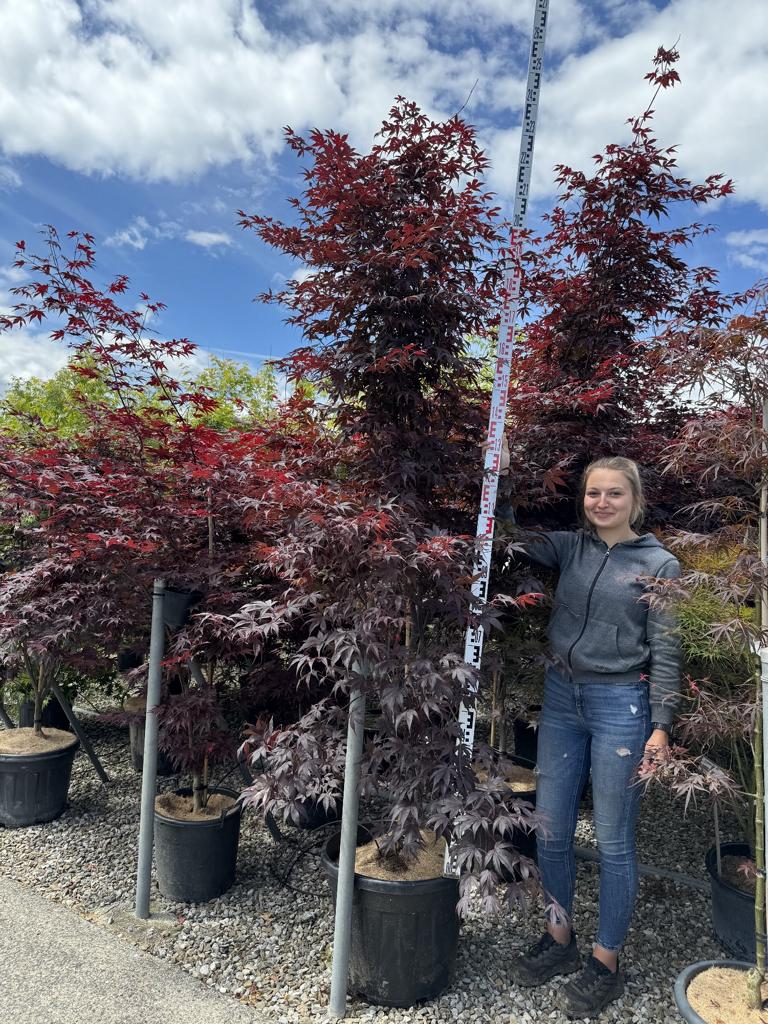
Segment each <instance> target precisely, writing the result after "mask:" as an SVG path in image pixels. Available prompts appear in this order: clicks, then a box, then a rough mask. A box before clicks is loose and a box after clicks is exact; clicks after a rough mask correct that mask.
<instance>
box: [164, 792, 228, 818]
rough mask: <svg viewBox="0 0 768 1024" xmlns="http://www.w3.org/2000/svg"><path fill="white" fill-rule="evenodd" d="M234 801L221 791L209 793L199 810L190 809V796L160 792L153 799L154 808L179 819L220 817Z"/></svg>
mask: <svg viewBox="0 0 768 1024" xmlns="http://www.w3.org/2000/svg"><path fill="white" fill-rule="evenodd" d="M234 803H235V799H234V797H231V796H225V795H224V794H223V793H211V795H210V796H209V797H208V803H207V804H206V805H205V807H204V808H203V809H202V810H201V811H193V810H192V797H191V796H180V795H179V794H178V793H162V794H161V795H160V796H159V797H157V799H156V800H155V810H157V811H159V812H160V813H161V814H165V815H167V816H168V817H169V818H176V819H177V820H179V821H208V820H210V819H211V818H220V817H221V815H222V814H224V813H225V811H228V810H229V808H230V807H232V806H233V804H234Z"/></svg>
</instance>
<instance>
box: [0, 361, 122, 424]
mask: <svg viewBox="0 0 768 1024" xmlns="http://www.w3.org/2000/svg"><path fill="white" fill-rule="evenodd" d="M76 366H77V364H76V363H74V362H73V363H70V364H69V365H68V366H65V367H63V368H62V369H61V370H59V371H58V373H56V374H54V376H53V377H50V378H48V379H47V380H43V379H42V378H40V377H29V378H27V379H22V378H19V377H16V378H14V379H13V380H12V381H11V384H10V386H9V388H8V390H7V391H6V393H5V395H4V397H3V399H2V400H1V401H0V431H1V432H2V433H4V434H10V435H11V436H15V437H22V436H29V435H30V434H31V433H33V432H35V430H36V429H38V428H43V429H44V430H50V431H52V432H54V433H56V434H57V435H58V436H60V437H71V436H72V435H74V434H77V433H79V432H81V431H83V430H85V428H86V426H87V424H88V417H87V415H86V414H85V412H84V410H83V406H84V404H85V403H89V404H95V403H104V404H106V405H108V406H112V405H113V404H114V398H113V393H112V391H111V390H110V387H109V383H108V381H107V380H106V379H105V378H104V377H103V376H102V375H99V374H97V375H96V376H93V377H90V376H89V377H84V376H83V375H82V374H80V373H78V372H77V369H76ZM86 368H87V369H91V368H90V367H86Z"/></svg>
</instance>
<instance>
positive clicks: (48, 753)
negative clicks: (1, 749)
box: [0, 736, 80, 764]
mask: <svg viewBox="0 0 768 1024" xmlns="http://www.w3.org/2000/svg"><path fill="white" fill-rule="evenodd" d="M79 746H80V740H79V739H78V738H77V736H73V737H72V742H71V743H68V744H67V745H66V746H65V747H57V748H56V749H55V750H41V751H38V752H36V753H35V752H32V753H29V754H25V753H24V752H23V751H16V752H15V753H0V764H2V763H3V762H7V763H9V764H13V763H14V762H19V761H31V762H32V763H33V764H39V763H40V762H41V761H53V760H55V759H56V758H59V757H64V756H69V755H70V754H72V756H74V755H75V754H76V753H77V750H78V747H79Z"/></svg>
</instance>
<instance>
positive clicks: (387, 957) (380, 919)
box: [321, 828, 459, 1007]
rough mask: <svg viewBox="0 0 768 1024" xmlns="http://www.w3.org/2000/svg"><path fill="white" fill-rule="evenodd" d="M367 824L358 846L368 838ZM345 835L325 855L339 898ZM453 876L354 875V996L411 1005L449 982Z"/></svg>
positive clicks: (455, 926) (454, 937)
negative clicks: (413, 879) (422, 878)
mask: <svg viewBox="0 0 768 1024" xmlns="http://www.w3.org/2000/svg"><path fill="white" fill-rule="evenodd" d="M369 839H370V835H369V834H368V833H366V831H365V829H362V828H361V829H360V830H359V832H358V845H360V844H362V843H365V842H368V840H369ZM340 843H341V835H340V834H339V833H337V834H336V835H335V836H332V837H331V838H330V839H329V840H328V842H327V843H326V844H325V847H324V848H323V852H322V855H321V860H322V865H323V870H324V871H325V873H326V874H327V875H328V879H329V881H330V883H331V888H332V890H333V895H334V901H335V899H336V882H337V879H338V875H339V866H338V859H339V846H340ZM458 899H459V883H458V880H457V879H454V878H432V879H429V880H427V881H423V882H407V881H404V882H391V881H387V880H385V879H378V878H368V877H367V876H365V875H357V874H356V875H355V888H354V894H353V900H352V936H351V949H350V958H349V982H348V991H349V993H350V995H359V996H362V997H363V998H364V999H367V1000H368V1002H370V1003H377V1004H380V1005H382V1006H401V1007H405V1006H413V1005H414V1004H415V1003H418V1002H421V1001H422V1000H424V999H433V998H434V997H435V996H438V995H440V993H441V992H443V991H444V990H445V989H446V988H447V987H448V985H449V984H450V982H451V978H452V976H453V969H454V964H455V961H456V950H457V947H458V941H459V918H458V916H457V915H456V904H457V902H458Z"/></svg>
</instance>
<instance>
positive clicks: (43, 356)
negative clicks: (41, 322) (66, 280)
mask: <svg viewBox="0 0 768 1024" xmlns="http://www.w3.org/2000/svg"><path fill="white" fill-rule="evenodd" d="M25 280H26V276H25V274H24V271H23V270H21V269H19V268H18V267H7V268H6V267H0V313H11V312H12V307H13V306H14V305H15V304H16V303H17V302H18V301H19V300H18V299H17V298H16V296H14V295H13V294H12V293H11V289H12V288H14V287H16V286H17V285H19V284H22V282H23V281H25ZM67 356H68V353H67V349H66V346H65V345H63V344H61V343H60V342H54V341H51V339H50V337H49V336H48V334H47V332H45V331H35V330H32V329H30V328H28V327H23V328H20V329H14V330H11V331H5V332H3V333H2V334H0V394H2V393H3V392H4V391H5V390H6V388H7V387H8V385H9V384H10V382H11V381H12V380H13V379H14V377H18V378H21V379H23V380H26V379H28V378H29V377H52V376H53V375H54V373H56V371H57V370H60V369H61V367H62V366H64V365H65V364H66V362H67Z"/></svg>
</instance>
